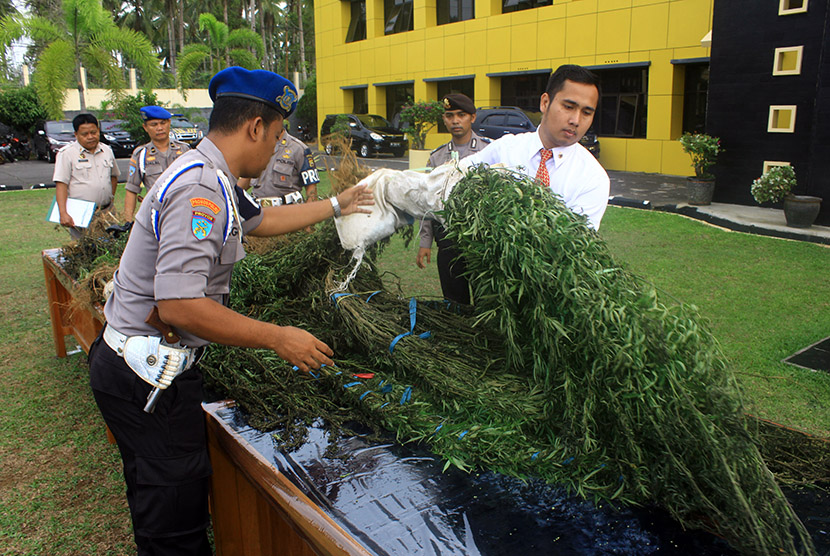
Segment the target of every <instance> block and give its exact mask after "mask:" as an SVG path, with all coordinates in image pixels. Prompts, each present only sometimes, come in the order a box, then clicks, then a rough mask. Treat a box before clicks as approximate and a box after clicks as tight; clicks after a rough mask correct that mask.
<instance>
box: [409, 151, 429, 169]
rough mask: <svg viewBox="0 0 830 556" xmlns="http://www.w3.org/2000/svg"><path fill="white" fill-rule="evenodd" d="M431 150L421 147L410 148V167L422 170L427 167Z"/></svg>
mask: <svg viewBox="0 0 830 556" xmlns="http://www.w3.org/2000/svg"><path fill="white" fill-rule="evenodd" d="M431 152H432V151H427V150H421V149H409V169H410V170H420V169H423V168H426V166H427V161H428V160H429V155H430V153H431Z"/></svg>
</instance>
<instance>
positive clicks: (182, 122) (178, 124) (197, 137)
mask: <svg viewBox="0 0 830 556" xmlns="http://www.w3.org/2000/svg"><path fill="white" fill-rule="evenodd" d="M203 136H204V133H202V130H201V129H199V128H198V126H197V125H196V124H194V123H193V122H191V121H190V120H188V119H187V118H185V117H184V116H182V115H181V114H173V117H172V118H171V119H170V139H174V140H176V141H182V142H183V143H187V144H188V145H190V146H191V147H195V146H196V145H197V144H198V143H199V141H201V140H202V137H203Z"/></svg>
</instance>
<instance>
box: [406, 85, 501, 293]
mask: <svg viewBox="0 0 830 556" xmlns="http://www.w3.org/2000/svg"><path fill="white" fill-rule="evenodd" d="M441 102H442V104H443V105H444V114H443V118H444V125H445V126H447V129H448V130H449V131H450V133H451V134H452V140H451V141H450V142H449V143H446V144H445V145H441V146H440V147H438V148H437V149H435V150H434V151H432V153H431V154H430V156H429V161H428V162H427V166H429V167H430V168H436V167H438V166H440V165H441V164H444V163H446V162H449V161H450V160H455V161H458V160H460V159H462V158H464V157H466V156H469V155H471V154H473V153H475V152H478V151H481V150H482V149H484V147H486V146H487V145H489V144H490V140H489V139H488V138H486V137H480V136H478V135H476V134H475V132H474V131H473V123H474V122H475V121H476V107H475V104H473V101H472V100H470V97H468V96H466V95H462V94H460V93H453V94H449V95H447V96H445V97H444V98H443V100H442V101H441ZM444 233H445V232H444V227H443V226H441V224H439V223H438V222H436V221H434V220H424V221H423V222H422V224H421V229H420V237H421V241H420V247H419V249H418V255H417V257H416V258H415V263H416V264H417V265H418V267H419V268H425V267H426V265H427V263H429V262H430V259H431V254H432V238H433V237H435V240H436V243H437V244H438V261H437V264H438V277H439V279H440V280H441V291H442V293H443V294H444V297H445V298H446V299H448V300H450V301H455V302H456V303H466V304H469V303H470V292H469V286H468V285H467V281H466V280H465V279H463V278H461V277H460V275H461V273H462V272H464V268H465V267H464V261H463V259H459V258H458V252H457V251H456V250H455V248H454V246H453V244H452V242H450V241H448V240H447V239H445V237H444Z"/></svg>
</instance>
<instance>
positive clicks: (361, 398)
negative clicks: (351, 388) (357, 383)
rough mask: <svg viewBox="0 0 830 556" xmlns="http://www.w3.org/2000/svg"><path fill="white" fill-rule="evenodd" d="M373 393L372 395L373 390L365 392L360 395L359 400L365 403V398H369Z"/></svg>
mask: <svg viewBox="0 0 830 556" xmlns="http://www.w3.org/2000/svg"><path fill="white" fill-rule="evenodd" d="M371 393H372V391H371V390H366V391H365V392H363V393H362V394H361V395H360V398H358V400H360V401H363V398H365V397H366V396H368V395H369V394H371Z"/></svg>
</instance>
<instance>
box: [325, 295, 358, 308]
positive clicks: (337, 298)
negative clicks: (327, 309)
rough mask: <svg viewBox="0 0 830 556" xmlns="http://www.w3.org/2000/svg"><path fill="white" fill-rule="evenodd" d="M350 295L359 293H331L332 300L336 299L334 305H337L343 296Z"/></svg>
mask: <svg viewBox="0 0 830 556" xmlns="http://www.w3.org/2000/svg"><path fill="white" fill-rule="evenodd" d="M350 295H357V294H356V293H333V294H331V300H332V301H334V306H335V307H337V302H338V301H339V300H340V298H341V297H349V296H350Z"/></svg>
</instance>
